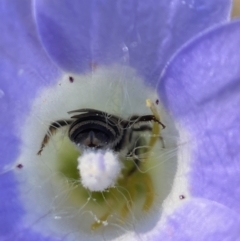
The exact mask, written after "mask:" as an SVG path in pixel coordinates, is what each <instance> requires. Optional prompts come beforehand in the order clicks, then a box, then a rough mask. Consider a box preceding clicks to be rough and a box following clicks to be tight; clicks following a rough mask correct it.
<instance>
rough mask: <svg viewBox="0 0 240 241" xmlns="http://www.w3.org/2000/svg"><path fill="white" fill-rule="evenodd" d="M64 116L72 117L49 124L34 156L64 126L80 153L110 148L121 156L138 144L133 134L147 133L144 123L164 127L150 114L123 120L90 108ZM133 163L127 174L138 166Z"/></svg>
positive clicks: (40, 151)
mask: <svg viewBox="0 0 240 241" xmlns="http://www.w3.org/2000/svg"><path fill="white" fill-rule="evenodd" d="M68 114H74V115H73V116H71V118H70V119H68V120H57V121H55V122H53V123H51V125H50V126H49V129H48V131H47V133H46V135H45V136H44V138H43V141H42V143H41V147H40V150H39V151H38V153H37V154H38V155H41V153H42V151H43V149H44V147H45V146H46V145H47V143H48V141H49V139H50V136H51V135H52V134H54V133H55V132H56V131H57V130H58V129H59V128H61V127H64V126H68V137H69V139H70V141H71V142H72V143H74V144H75V145H76V146H77V147H78V148H79V149H80V150H82V151H84V150H85V149H87V148H90V149H92V150H98V149H102V150H109V149H110V150H112V151H114V152H116V153H124V154H125V155H129V154H130V153H132V150H133V149H134V148H136V147H138V145H140V141H139V135H134V133H139V132H141V131H149V130H151V126H150V125H147V124H146V123H147V122H148V123H149V122H151V121H154V122H157V123H158V124H159V125H161V126H162V128H165V125H164V124H162V123H161V122H160V121H159V120H158V119H157V118H156V117H155V116H154V115H143V116H138V115H133V116H131V117H130V118H129V119H127V120H125V119H123V118H121V117H119V116H115V115H112V114H108V113H106V112H103V111H100V110H95V109H90V108H85V109H78V110H73V111H69V112H68ZM143 123H144V124H143ZM133 136H135V138H134V137H133ZM134 162H135V164H136V165H135V167H134V168H133V169H132V170H130V171H129V175H130V174H132V173H133V172H134V171H135V170H136V169H137V166H138V165H139V160H138V159H137V158H135V160H134Z"/></svg>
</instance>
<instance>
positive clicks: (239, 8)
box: [232, 0, 240, 18]
mask: <svg viewBox="0 0 240 241" xmlns="http://www.w3.org/2000/svg"><path fill="white" fill-rule="evenodd" d="M239 16H240V0H234V1H233V11H232V17H233V18H236V17H239Z"/></svg>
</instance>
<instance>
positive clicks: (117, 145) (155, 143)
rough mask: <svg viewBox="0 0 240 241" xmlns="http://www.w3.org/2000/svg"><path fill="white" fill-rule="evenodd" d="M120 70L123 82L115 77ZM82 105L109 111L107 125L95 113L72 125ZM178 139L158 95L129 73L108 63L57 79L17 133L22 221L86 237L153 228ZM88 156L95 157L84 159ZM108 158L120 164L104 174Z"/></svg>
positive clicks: (172, 172) (171, 174)
mask: <svg viewBox="0 0 240 241" xmlns="http://www.w3.org/2000/svg"><path fill="white" fill-rule="evenodd" d="M123 68H124V71H125V72H124V78H125V79H122V77H120V78H119V79H118V78H117V77H116V76H119V75H120V73H122V70H123ZM69 76H70V77H71V80H72V79H74V81H69ZM120 76H121V75H120ZM149 99H150V100H149ZM146 100H148V101H147V106H146ZM155 102H156V105H155V104H153V103H155ZM158 107H159V108H158ZM81 108H90V109H91V110H97V111H101V112H102V113H104V114H109V116H107V115H106V124H105V123H103V122H104V121H103V119H101V118H100V117H99V115H101V114H100V113H98V112H97V114H96V115H97V117H96V116H94V115H93V114H92V115H91V116H90V117H91V118H90V119H89V118H88V119H86V118H87V117H89V116H87V115H84V114H83V115H81V114H77V117H76V120H73V119H74V117H73V116H71V115H69V112H73V111H74V110H79V109H81ZM159 113H160V115H161V122H163V123H164V124H165V125H166V129H164V130H161V129H162V127H161V125H160V124H159V121H160V116H159ZM83 116H84V118H85V119H84V121H85V122H84V125H85V126H86V127H87V129H86V128H85V127H84V128H85V129H84V128H83V124H82V123H83V122H81V120H82V118H83ZM150 116H151V117H150ZM71 117H73V118H71ZM115 117H116V118H115ZM94 118H95V119H94ZM114 118H115V119H114ZM148 118H149V119H148ZM93 119H94V120H93ZM39 120H40V121H39ZM74 121H75V122H74ZM56 123H58V124H59V125H57V124H56ZM60 123H65V124H60ZM92 123H93V124H92ZM109 123H111V125H110V127H108V126H107V125H108V124H109ZM99 125H100V126H99ZM105 125H106V126H105ZM119 126H120V127H119ZM93 127H94V129H92V128H93ZM111 128H112V129H111ZM117 128H119V129H117ZM96 130H97V131H96ZM71 134H72V135H71ZM177 135H178V134H177V131H176V129H175V127H174V124H173V122H172V120H171V119H170V118H169V117H168V116H167V115H166V114H165V113H164V112H163V111H161V110H160V104H159V101H158V98H157V96H156V95H155V94H154V92H153V91H152V90H151V89H148V88H147V87H146V86H145V85H144V83H143V82H142V80H141V79H140V78H139V77H138V76H137V75H136V73H135V72H134V71H133V70H132V69H130V68H128V67H126V66H125V67H122V66H111V67H108V68H106V67H102V68H98V69H96V70H95V72H94V73H90V74H87V75H83V76H79V75H69V74H66V75H64V76H63V77H62V78H61V79H60V80H59V81H58V83H57V84H56V86H53V87H52V88H50V89H48V90H45V91H43V92H42V93H41V95H40V97H39V98H38V99H36V101H35V102H34V104H33V108H32V112H31V114H30V115H29V118H28V119H27V121H26V124H25V126H24V128H23V134H22V140H23V145H22V150H21V155H20V157H19V159H18V161H17V162H18V164H19V163H20V164H21V165H23V167H24V168H21V171H18V173H17V175H18V176H19V180H20V183H21V185H20V191H21V193H22V199H23V203H25V209H26V210H27V215H26V216H25V218H26V220H25V221H26V222H25V223H27V224H28V225H31V224H32V223H36V220H38V219H39V217H40V220H44V221H42V222H41V221H38V222H37V224H35V227H36V229H38V230H45V231H46V232H47V233H49V232H50V233H52V232H57V233H64V234H66V233H74V235H75V237H78V236H79V235H80V236H81V237H83V236H84V235H86V239H87V237H88V235H92V234H93V233H94V235H98V234H101V235H102V233H103V232H104V235H107V236H108V237H113V236H114V237H116V236H120V235H122V234H123V233H126V231H133V230H135V229H136V228H141V227H144V228H145V229H146V230H147V229H151V228H150V227H149V223H150V224H151V226H152V227H153V226H155V225H156V223H157V222H158V220H159V217H160V215H161V206H162V204H163V201H164V200H165V199H166V197H167V195H168V194H169V192H170V191H171V186H172V183H173V178H174V175H175V172H176V165H177V164H176V163H177V162H176V151H175V150H176V149H174V148H175V147H176V145H177V144H176V142H177ZM108 136H111V143H108ZM69 137H70V138H69ZM172 137H173V138H172ZM116 139H117V141H115V140H116ZM114 141H115V142H114ZM105 142H106V143H107V144H104V143H105ZM89 143H90V144H89ZM91 143H94V146H91ZM99 143H100V144H99ZM84 145H85V146H84ZM98 145H99V148H100V150H99V149H98ZM105 145H106V146H107V148H105V149H104V147H105ZM37 154H39V155H37ZM92 154H93V157H94V158H99V159H97V161H96V159H94V160H93V161H91V158H92V157H90V156H91V155H92ZM105 154H108V157H105ZM109 155H110V156H109ZM83 157H86V158H85V159H84V160H83ZM111 158H112V159H111ZM115 161H116V162H119V163H120V166H118V167H116V168H117V169H116V168H115V167H114V168H112V167H111V168H112V169H111V168H110V169H109V170H108V171H107V170H105V169H106V168H107V167H109V165H115V164H116V163H115ZM106 163H107V164H106ZM100 164H101V166H99V165H100ZM102 165H103V166H102ZM118 168H119V169H118ZM103 169H104V170H105V172H104V171H101V170H103ZM114 171H116V174H114V173H113V172H114ZM101 173H102V176H101ZM110 174H112V177H111V178H110V181H109V180H108V179H106V178H107V176H109V175H110ZM91 178H92V179H91ZM90 179H91V180H90ZM96 180H97V181H96ZM146 220H147V221H146ZM146 223H148V224H146ZM96 240H98V238H97V236H96Z"/></svg>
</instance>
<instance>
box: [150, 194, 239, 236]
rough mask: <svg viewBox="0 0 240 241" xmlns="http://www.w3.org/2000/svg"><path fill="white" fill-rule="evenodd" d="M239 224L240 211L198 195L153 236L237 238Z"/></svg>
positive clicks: (187, 202)
mask: <svg viewBox="0 0 240 241" xmlns="http://www.w3.org/2000/svg"><path fill="white" fill-rule="evenodd" d="M239 227H240V218H239V214H236V213H234V212H233V211H232V210H231V209H229V208H227V207H225V206H223V205H220V204H218V203H216V202H213V201H209V200H206V199H200V198H196V199H192V200H191V201H186V203H185V204H184V205H183V206H182V207H181V208H179V209H178V210H177V211H176V212H175V213H173V214H172V215H171V216H170V217H169V218H168V220H167V223H166V225H165V226H164V228H163V229H162V230H160V233H156V235H155V237H154V238H153V239H150V240H154V241H155V240H156V241H157V240H164V241H175V240H177V241H193V240H194V241H216V240H219V241H220V240H224V241H237V240H240V239H239V237H240V230H239Z"/></svg>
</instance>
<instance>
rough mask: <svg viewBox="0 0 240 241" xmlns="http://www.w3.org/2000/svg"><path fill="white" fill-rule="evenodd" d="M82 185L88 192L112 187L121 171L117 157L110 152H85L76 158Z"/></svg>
mask: <svg viewBox="0 0 240 241" xmlns="http://www.w3.org/2000/svg"><path fill="white" fill-rule="evenodd" d="M77 168H78V170H79V172H80V176H81V183H82V185H83V186H84V187H85V188H87V189H89V190H90V191H104V190H106V189H107V188H109V187H112V186H114V184H115V182H116V179H117V177H118V176H119V174H120V171H121V164H120V162H119V159H118V156H117V155H116V154H114V153H113V152H112V151H111V150H87V151H84V152H83V154H82V155H81V156H79V157H78V166H77Z"/></svg>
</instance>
